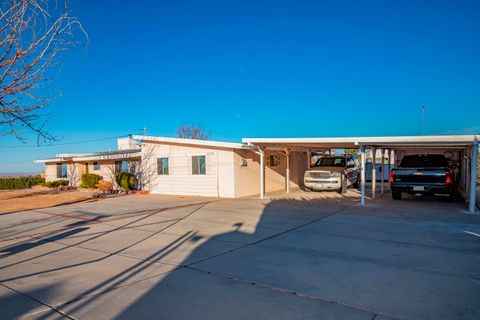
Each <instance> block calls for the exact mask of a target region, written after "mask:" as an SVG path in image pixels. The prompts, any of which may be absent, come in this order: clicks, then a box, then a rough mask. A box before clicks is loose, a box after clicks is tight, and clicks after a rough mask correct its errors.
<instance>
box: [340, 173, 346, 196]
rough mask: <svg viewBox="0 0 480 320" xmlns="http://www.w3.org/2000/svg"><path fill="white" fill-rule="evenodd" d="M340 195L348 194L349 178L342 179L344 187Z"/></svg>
mask: <svg viewBox="0 0 480 320" xmlns="http://www.w3.org/2000/svg"><path fill="white" fill-rule="evenodd" d="M340 193H341V194H346V193H347V178H345V176H343V177H342V187H341V188H340Z"/></svg>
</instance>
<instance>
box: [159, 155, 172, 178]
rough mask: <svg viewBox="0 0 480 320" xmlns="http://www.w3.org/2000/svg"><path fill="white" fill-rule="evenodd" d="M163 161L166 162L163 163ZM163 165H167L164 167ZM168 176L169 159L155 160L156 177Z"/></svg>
mask: <svg viewBox="0 0 480 320" xmlns="http://www.w3.org/2000/svg"><path fill="white" fill-rule="evenodd" d="M164 160H166V161H165V162H164ZM165 163H166V164H167V165H166V166H165ZM169 174H170V159H169V158H168V157H160V158H157V175H158V176H168V175H169Z"/></svg>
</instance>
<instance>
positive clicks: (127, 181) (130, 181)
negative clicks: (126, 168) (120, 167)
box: [115, 172, 135, 190]
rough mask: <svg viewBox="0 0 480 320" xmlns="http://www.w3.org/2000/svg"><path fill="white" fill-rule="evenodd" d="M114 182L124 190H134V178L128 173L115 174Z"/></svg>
mask: <svg viewBox="0 0 480 320" xmlns="http://www.w3.org/2000/svg"><path fill="white" fill-rule="evenodd" d="M115 181H116V182H117V184H118V185H119V186H120V187H121V188H122V189H124V190H133V189H134V188H135V176H134V175H133V174H131V173H129V172H117V173H116V174H115Z"/></svg>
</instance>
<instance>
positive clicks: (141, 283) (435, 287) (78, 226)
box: [0, 191, 480, 320]
mask: <svg viewBox="0 0 480 320" xmlns="http://www.w3.org/2000/svg"><path fill="white" fill-rule="evenodd" d="M479 261H480V217H479V216H473V215H467V214H465V206H464V205H463V204H461V203H460V204H456V203H448V202H445V201H442V200H441V199H440V200H438V199H435V201H432V199H414V198H411V199H406V200H404V201H395V202H394V201H392V200H390V199H389V198H388V197H387V196H385V197H384V198H381V199H379V200H378V201H376V202H369V205H368V206H367V207H366V208H361V207H360V206H359V204H358V197H357V196H355V195H354V194H349V195H347V196H346V197H345V196H340V197H339V196H338V194H336V193H304V192H301V191H297V192H294V193H292V194H290V195H288V196H287V195H279V196H273V197H272V198H270V199H267V200H263V201H262V200H258V199H231V200H228V199H222V200H219V199H208V198H193V197H161V196H126V197H122V198H114V199H105V200H101V201H98V202H93V203H84V204H74V205H68V206H62V207H55V208H49V209H42V210H34V211H26V212H19V213H13V214H7V215H3V216H0V308H1V310H2V317H4V318H9V319H10V318H17V317H26V318H28V319H35V318H41V319H57V318H71V319H112V318H118V319H159V318H160V319H226V318H227V319H376V320H378V319H478V318H480V269H479V268H478V265H479Z"/></svg>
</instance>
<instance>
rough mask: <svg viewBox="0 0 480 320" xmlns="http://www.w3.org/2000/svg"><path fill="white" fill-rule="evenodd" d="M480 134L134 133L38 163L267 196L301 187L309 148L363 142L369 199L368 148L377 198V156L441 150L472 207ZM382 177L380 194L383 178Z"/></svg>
mask: <svg viewBox="0 0 480 320" xmlns="http://www.w3.org/2000/svg"><path fill="white" fill-rule="evenodd" d="M478 140H479V136H478V135H451V136H448V135H445V136H405V137H349V138H348V137H345V138H244V139H242V143H234V142H222V141H210V140H194V139H181V138H168V137H157V136H146V135H133V136H129V137H128V138H122V139H119V140H118V150H116V151H109V152H97V153H89V154H59V155H57V156H56V157H55V158H51V159H44V160H36V162H42V163H45V173H46V179H47V181H51V180H58V179H68V180H69V181H70V183H71V184H72V185H77V184H78V183H79V180H80V176H81V174H83V173H87V172H90V173H97V174H99V175H100V176H102V177H103V179H107V180H110V181H113V179H114V174H115V172H118V171H129V172H131V173H133V174H135V176H136V178H137V179H136V180H137V186H138V188H139V189H143V190H147V191H149V192H150V193H154V194H172V195H199V196H211V197H225V198H238V197H245V196H252V195H260V197H264V195H265V193H267V192H273V191H280V190H285V191H286V192H289V191H290V189H291V188H292V187H293V188H295V187H301V186H302V183H303V175H304V173H305V170H306V169H308V168H309V167H310V166H311V161H312V154H314V153H315V154H318V151H319V150H323V151H324V152H326V150H332V149H358V150H359V153H360V155H361V159H362V160H361V168H363V169H362V170H361V176H362V184H361V186H362V187H361V194H362V205H364V204H365V181H366V172H365V171H366V168H367V165H366V164H367V157H368V152H370V154H371V155H372V156H371V161H372V165H371V166H370V168H376V169H375V170H373V169H372V172H371V177H372V179H371V181H372V183H371V188H372V198H375V194H376V185H377V180H378V179H377V168H378V166H377V165H376V164H377V163H378V161H379V160H378V159H380V163H387V164H388V163H395V164H396V165H398V163H399V161H400V160H401V158H402V157H403V156H404V155H406V154H409V153H442V154H448V155H449V158H450V160H451V161H452V162H454V163H456V164H457V167H458V168H459V170H460V173H461V174H460V177H461V181H460V185H459V187H460V192H461V194H462V195H463V196H464V198H465V199H466V201H467V202H469V208H470V211H471V212H474V211H475V208H474V205H473V203H475V196H476V195H475V184H476V175H477V165H476V159H477V157H478V145H479V144H478ZM373 155H375V156H373ZM384 158H385V159H386V160H385V161H386V162H385V161H384ZM388 168H389V167H387V169H386V170H387V172H388V170H389V169H388ZM383 170H385V169H383ZM383 176H385V175H383ZM380 180H381V192H382V193H383V191H384V177H383V178H382V177H381V179H380ZM472 186H473V187H472ZM471 200H473V201H471Z"/></svg>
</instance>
